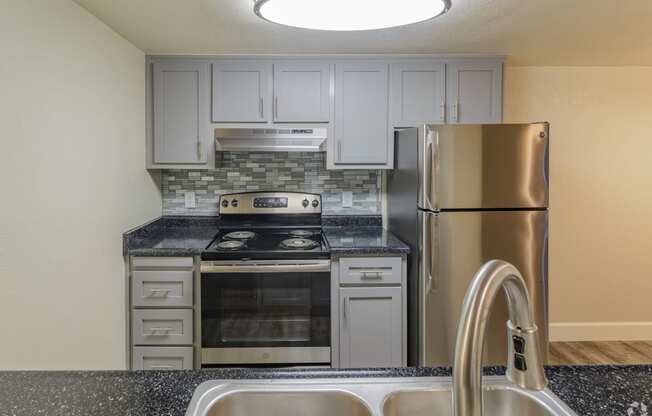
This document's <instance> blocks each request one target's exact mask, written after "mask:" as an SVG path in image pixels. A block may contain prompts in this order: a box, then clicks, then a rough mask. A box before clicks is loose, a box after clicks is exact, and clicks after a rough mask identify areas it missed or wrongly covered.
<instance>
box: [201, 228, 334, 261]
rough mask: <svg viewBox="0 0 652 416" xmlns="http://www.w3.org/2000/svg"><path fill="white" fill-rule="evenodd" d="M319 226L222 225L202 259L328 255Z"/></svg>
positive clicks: (293, 257)
mask: <svg viewBox="0 0 652 416" xmlns="http://www.w3.org/2000/svg"><path fill="white" fill-rule="evenodd" d="M325 241H326V240H325V239H324V237H323V235H322V231H321V228H320V227H283V228H250V227H246V228H238V227H228V228H223V229H221V230H220V232H219V233H218V234H217V236H215V239H214V240H213V241H212V242H211V244H210V245H209V246H208V247H207V249H206V250H204V252H203V253H202V259H203V260H234V259H249V258H250V259H281V260H282V259H317V258H328V257H329V252H328V247H327V245H326V242H325Z"/></svg>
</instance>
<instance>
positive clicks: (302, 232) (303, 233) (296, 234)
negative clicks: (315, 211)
mask: <svg viewBox="0 0 652 416" xmlns="http://www.w3.org/2000/svg"><path fill="white" fill-rule="evenodd" d="M290 235H291V236H292V237H311V236H313V235H314V233H313V232H312V231H308V230H292V231H290Z"/></svg>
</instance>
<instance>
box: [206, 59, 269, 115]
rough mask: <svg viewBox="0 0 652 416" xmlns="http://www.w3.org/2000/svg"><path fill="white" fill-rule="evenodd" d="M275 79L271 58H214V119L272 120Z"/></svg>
mask: <svg viewBox="0 0 652 416" xmlns="http://www.w3.org/2000/svg"><path fill="white" fill-rule="evenodd" d="M271 82H272V64H271V63H270V62H266V61H257V60H243V61H231V60H229V61H215V62H213V121H214V122H216V123H223V122H228V123H263V122H267V121H269V120H271V119H272V114H271V107H272V103H271V101H272V94H271Z"/></svg>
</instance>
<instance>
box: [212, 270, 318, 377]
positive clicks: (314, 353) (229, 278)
mask: <svg viewBox="0 0 652 416" xmlns="http://www.w3.org/2000/svg"><path fill="white" fill-rule="evenodd" d="M330 284H331V282H330V261H329V260H279V261H272V260H261V261H254V260H249V261H205V262H202V267H201V340H202V341H201V343H202V364H205V365H211V364H213V365H241V364H305V363H312V364H329V363H330V361H331V348H330V347H331V342H330V338H331V336H330V327H331V324H330V297H331V295H330V293H331V291H330Z"/></svg>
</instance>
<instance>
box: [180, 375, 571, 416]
mask: <svg viewBox="0 0 652 416" xmlns="http://www.w3.org/2000/svg"><path fill="white" fill-rule="evenodd" d="M483 385H484V404H485V408H484V409H485V412H484V415H485V416H498V415H500V416H517V415H518V416H522V415H528V416H577V415H576V413H575V412H573V411H572V410H571V409H570V408H568V406H566V405H565V404H564V403H563V402H562V401H561V400H560V399H559V398H558V397H557V396H555V395H554V394H553V393H552V392H551V391H550V390H548V389H544V390H542V391H530V390H524V389H521V388H519V387H516V386H515V385H514V384H512V383H510V382H508V381H507V380H506V379H505V378H504V377H498V376H493V377H484V378H483ZM451 388H452V383H451V378H450V377H405V378H398V377H397V378H342V379H338V378H331V379H284V380H280V379H273V380H213V381H207V382H204V383H202V384H201V385H199V386H198V387H197V389H196V390H195V393H194V395H193V397H192V400H191V402H190V405H189V407H188V410H187V412H186V416H226V415H229V416H254V415H255V416H258V415H266V416H281V415H282V416H295V415H296V416H299V415H301V416H303V415H311V416H322V415H324V416H326V415H328V416H330V415H338V416H403V415H405V416H408V415H409V416H422V415H423V416H426V415H427V416H451V415H452V414H453V410H452V390H451Z"/></svg>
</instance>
